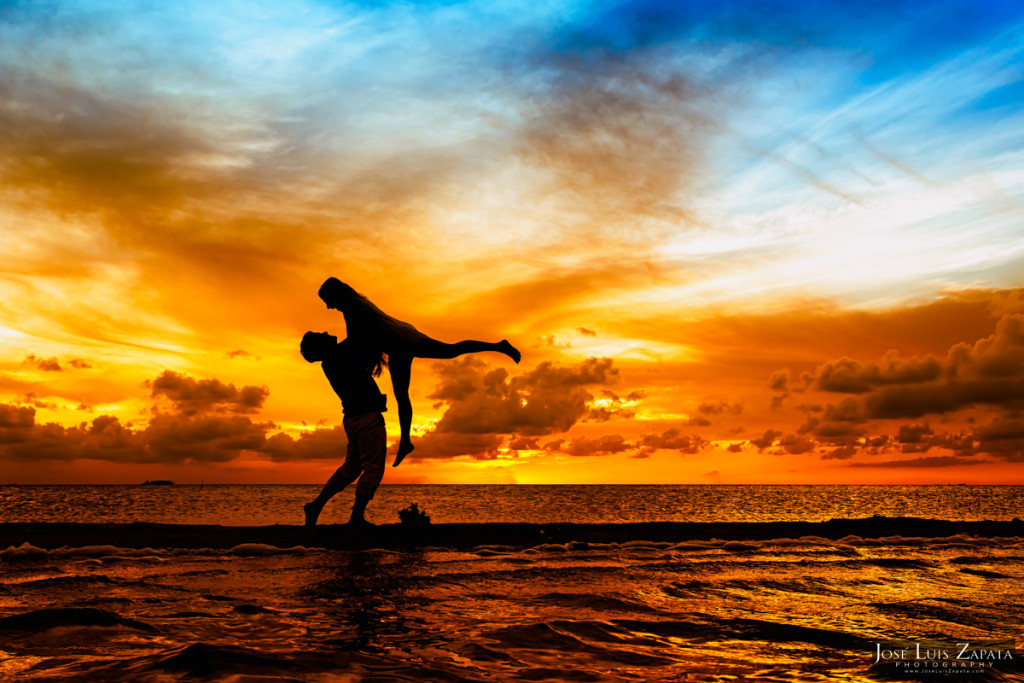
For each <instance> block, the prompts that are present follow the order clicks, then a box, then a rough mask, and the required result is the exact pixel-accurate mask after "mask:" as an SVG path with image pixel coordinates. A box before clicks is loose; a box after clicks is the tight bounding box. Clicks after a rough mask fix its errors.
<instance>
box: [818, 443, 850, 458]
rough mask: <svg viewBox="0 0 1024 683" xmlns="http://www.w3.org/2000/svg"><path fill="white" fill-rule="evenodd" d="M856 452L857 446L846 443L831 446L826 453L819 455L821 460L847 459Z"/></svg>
mask: <svg viewBox="0 0 1024 683" xmlns="http://www.w3.org/2000/svg"><path fill="white" fill-rule="evenodd" d="M856 454H857V447H856V446H854V445H853V444H846V445H845V446H839V447H838V448H833V449H832V450H831V451H829V452H828V453H825V454H824V455H822V456H821V459H822V460H849V459H850V458H852V457H853V456H854V455H856Z"/></svg>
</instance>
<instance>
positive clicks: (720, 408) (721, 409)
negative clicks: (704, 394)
mask: <svg viewBox="0 0 1024 683" xmlns="http://www.w3.org/2000/svg"><path fill="white" fill-rule="evenodd" d="M697 411H698V412H700V413H702V414H704V415H719V414H722V413H727V414H729V415H739V414H740V413H742V412H743V404H742V403H731V402H729V401H724V400H721V399H718V400H715V401H703V402H701V404H700V405H698V406H697Z"/></svg>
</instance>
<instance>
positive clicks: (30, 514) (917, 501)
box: [0, 484, 1024, 526]
mask: <svg viewBox="0 0 1024 683" xmlns="http://www.w3.org/2000/svg"><path fill="white" fill-rule="evenodd" d="M319 491H320V487H319V486H311V485H306V486H304V485H275V484H270V485H210V486H201V485H176V486H118V485H110V486H78V485H67V486H0V521H4V522H66V521H72V520H73V521H77V522H95V523H111V524H126V523H132V522H157V523H165V524H222V525H226V526H264V525H268V524H301V523H302V504H303V503H305V502H307V501H309V500H311V499H312V498H314V497H315V496H316V494H317V493H318V492H319ZM352 496H353V490H352V489H351V488H350V489H348V490H346V491H343V492H342V493H341V494H339V495H338V496H336V497H335V498H334V500H332V501H331V503H330V504H329V505H328V506H327V507H326V508H325V509H324V512H323V514H322V515H321V518H320V522H321V523H324V524H341V523H344V522H345V521H347V520H348V514H349V511H350V508H351V505H352ZM411 503H416V504H417V505H418V506H419V507H420V508H422V509H424V510H426V511H427V513H428V514H429V515H430V517H431V519H432V521H433V522H435V523H472V524H477V523H486V522H528V523H544V522H581V523H594V524H603V523H617V522H773V521H807V522H820V521H824V520H827V519H852V518H858V517H870V516H873V515H881V516H883V517H921V518H926V519H949V520H970V521H973V520H985V519H989V520H1007V519H1012V518H1014V517H1018V516H1024V486H722V485H706V486H693V485H681V486H657V485H647V486H601V485H591V486H573V485H550V486H523V485H509V486H502V485H476V486H474V485H386V484H385V485H383V486H381V487H380V489H378V491H377V495H376V497H375V498H374V500H373V502H372V503H371V504H370V506H369V507H368V508H367V517H368V519H370V520H371V521H373V522H376V523H380V524H391V523H396V522H398V521H399V519H398V511H399V510H402V509H404V508H406V507H408V506H409V505H410V504H411Z"/></svg>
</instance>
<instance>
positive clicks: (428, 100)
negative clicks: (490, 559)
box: [0, 0, 1024, 484]
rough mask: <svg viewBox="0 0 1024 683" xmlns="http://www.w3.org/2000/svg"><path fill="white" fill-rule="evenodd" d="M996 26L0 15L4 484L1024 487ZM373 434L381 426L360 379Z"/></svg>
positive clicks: (6, 6) (622, 13)
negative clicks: (366, 346) (346, 360)
mask: <svg viewBox="0 0 1024 683" xmlns="http://www.w3.org/2000/svg"><path fill="white" fill-rule="evenodd" d="M1022 65H1024V5H1022V4H1020V3H1014V2H1002V1H998V0H992V1H979V0H939V1H936V2H918V1H914V2H906V1H901V0H886V1H885V2H876V1H875V0H856V1H853V0H851V1H849V2H831V3H806V2H802V1H799V0H776V1H774V2H754V1H746V2H743V1H739V0H720V1H716V2H710V1H703V0H700V1H698V0H694V1H691V2H623V3H615V2H594V3H573V2H548V3H536V2H521V3H507V2H501V1H500V0H499V1H494V0H488V1H487V2H465V3H440V2H438V3H415V4H407V3H388V2H382V3H377V2H374V3H365V4H357V3H353V4H347V3H334V2H310V1H301V0H300V1H295V2H287V3H285V2H216V3H209V2H198V1H194V0H181V1H179V2H174V3H149V2H137V3H136V2H126V1H124V0H117V1H116V2H114V1H110V2H87V1H84V0H83V1H79V2H24V3H22V2H12V3H11V2H9V3H3V4H2V5H0V484H3V483H15V482H16V483H25V484H28V483H62V482H65V483H78V482H82V483H107V482H109V483H138V482H141V481H143V480H145V479H156V478H166V479H173V480H175V481H177V482H179V483H191V482H200V481H204V482H206V483H318V482H322V481H323V480H324V479H325V478H326V477H327V476H328V475H329V473H330V472H333V470H334V468H336V467H337V466H338V465H339V464H340V461H341V457H342V455H343V452H344V443H345V441H344V433H343V431H342V428H341V418H342V415H341V409H340V405H339V404H338V401H337V399H336V398H335V397H334V395H333V393H332V392H331V390H330V387H329V385H328V384H327V382H326V380H325V379H324V376H323V374H322V372H321V371H320V368H319V367H318V366H316V365H310V364H307V363H306V362H305V361H303V359H302V358H301V357H300V356H299V353H298V340H299V338H300V337H301V336H302V334H303V333H304V332H305V331H306V330H315V331H322V330H328V331H331V332H333V333H336V334H338V335H339V336H343V335H344V332H345V327H344V321H343V319H342V317H341V315H340V314H338V313H337V312H336V311H329V310H327V309H326V308H325V306H324V305H323V303H322V302H321V301H320V300H319V299H318V298H317V296H316V292H317V289H318V287H319V286H320V283H321V282H322V281H323V280H324V279H325V278H326V277H327V276H329V275H334V276H337V277H339V278H340V279H342V280H344V281H345V282H347V283H349V284H351V285H352V286H353V287H355V288H356V289H357V290H359V291H360V292H362V293H363V294H365V295H366V296H367V297H369V298H370V299H371V300H372V301H373V302H374V303H376V304H377V305H378V306H380V307H381V308H382V309H383V310H384V311H386V312H388V313H389V314H391V315H392V316H394V317H396V318H399V319H402V320H406V321H409V322H411V323H413V324H414V325H416V326H417V327H418V328H419V329H420V330H422V331H423V332H425V333H427V334H430V335H431V336H433V337H436V338H439V339H441V340H444V341H457V340H459V339H467V338H468V339H482V340H488V341H497V340H500V339H503V338H507V339H509V340H510V341H511V342H512V343H513V344H515V345H516V346H518V347H519V348H520V350H521V351H522V353H523V361H522V363H521V364H519V365H515V364H514V363H512V361H511V360H509V359H507V358H505V357H504V356H501V355H498V354H494V353H489V354H478V355H475V356H466V357H463V358H460V359H457V360H450V361H429V360H417V361H416V362H415V363H414V365H413V382H412V384H413V386H412V399H413V405H414V408H415V416H414V443H415V444H416V451H415V452H414V453H413V454H412V455H411V456H410V457H409V459H407V460H406V461H405V462H404V463H403V464H402V466H401V467H400V468H398V469H392V468H390V467H389V468H388V471H387V473H386V475H385V480H384V482H385V483H402V482H407V483H448V482H453V483H460V482H476V483H521V484H532V483H726V484H740V483H772V484H774V483H780V484H781V483H961V482H962V483H1018V484H1022V483H1024V465H1022V463H1024V413H1022V411H1024V106H1022V105H1024V66H1022ZM380 386H381V389H382V390H385V391H386V392H387V393H388V394H389V405H390V406H391V409H390V410H389V411H388V412H387V413H386V418H387V419H388V430H389V435H390V437H391V441H395V440H397V433H398V432H397V415H396V412H395V409H394V400H393V397H392V396H390V394H391V387H390V380H389V378H388V376H387V375H386V374H385V375H384V376H383V377H382V378H381V381H380Z"/></svg>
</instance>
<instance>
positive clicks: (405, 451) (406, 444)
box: [391, 441, 416, 467]
mask: <svg viewBox="0 0 1024 683" xmlns="http://www.w3.org/2000/svg"><path fill="white" fill-rule="evenodd" d="M415 448H416V447H415V446H413V445H412V441H401V442H399V444H398V455H396V456H395V462H394V463H393V464H392V465H391V466H392V467H398V466H399V465H401V464H402V461H403V460H405V456H407V455H409V454H410V453H412V452H413V450H415Z"/></svg>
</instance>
